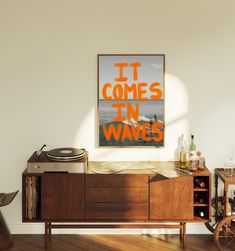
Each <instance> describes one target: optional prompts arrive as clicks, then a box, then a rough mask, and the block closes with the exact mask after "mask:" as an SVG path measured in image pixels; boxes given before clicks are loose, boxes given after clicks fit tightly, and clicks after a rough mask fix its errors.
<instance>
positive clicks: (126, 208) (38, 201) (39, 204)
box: [22, 162, 211, 244]
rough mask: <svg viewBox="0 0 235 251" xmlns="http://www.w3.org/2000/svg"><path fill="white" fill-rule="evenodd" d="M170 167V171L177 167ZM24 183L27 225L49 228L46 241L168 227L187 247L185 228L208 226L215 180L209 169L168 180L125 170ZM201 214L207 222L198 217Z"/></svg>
mask: <svg viewBox="0 0 235 251" xmlns="http://www.w3.org/2000/svg"><path fill="white" fill-rule="evenodd" d="M158 163H159V162H156V165H158ZM166 163H167V164H166V168H168V165H169V168H172V167H174V166H175V165H177V162H175V163H174V162H169V163H170V164H169V163H168V162H166ZM93 164H94V163H93ZM22 177H23V192H22V195H23V210H22V219H23V222H45V231H46V232H45V233H46V238H45V239H46V240H47V237H48V236H50V234H51V229H52V228H70V227H72V228H74V227H79V228H91V227H107V226H108V227H109V228H110V227H115V228H121V227H123V228H124V227H127V228H140V227H143V228H158V227H161V228H162V227H170V228H179V229H180V233H181V235H182V237H184V238H182V239H183V244H184V241H185V236H186V233H185V224H186V222H204V223H205V222H208V221H209V220H210V197H211V174H210V172H209V171H208V170H207V169H205V170H203V171H197V172H195V173H194V174H193V175H185V176H180V177H176V178H170V179H169V178H166V177H164V176H162V175H160V174H157V173H154V172H152V171H150V170H146V171H145V170H141V171H138V170H135V171H134V170H125V171H123V172H120V173H117V174H94V173H92V172H90V171H88V172H87V173H85V174H69V173H44V174H33V173H30V174H29V173H27V171H25V172H24V173H23V176H22ZM197 178H200V179H202V180H203V181H204V182H205V184H206V186H205V187H204V188H199V187H197V186H196V185H195V179H197ZM196 194H200V197H203V198H204V201H203V203H199V202H197V201H195V195H196ZM32 204H33V206H32ZM34 204H35V205H34ZM31 207H32V208H31ZM32 211H33V212H32ZM200 211H203V213H204V216H203V217H200V216H199V212H200ZM59 222H63V223H66V222H67V223H69V222H76V225H72V226H71V224H63V225H62V224H61V225H60V224H59ZM84 222H85V223H86V222H89V223H91V222H92V223H93V224H89V225H84ZM101 222H102V223H103V224H102V225H99V224H98V223H101ZM163 222H167V223H172V224H171V225H164V224H163ZM175 222H178V224H176V223H175ZM53 223H56V224H53ZM81 223H83V224H81ZM104 223H108V224H109V225H107V226H106V225H105V224H104ZM111 223H112V225H110V224H111ZM149 223H151V224H149ZM159 223H160V224H159ZM48 238H49V237H48Z"/></svg>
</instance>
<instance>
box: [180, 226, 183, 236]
mask: <svg viewBox="0 0 235 251" xmlns="http://www.w3.org/2000/svg"><path fill="white" fill-rule="evenodd" d="M182 228H183V223H182V222H180V240H182V239H183V229H182Z"/></svg>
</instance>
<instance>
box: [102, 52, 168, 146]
mask: <svg viewBox="0 0 235 251" xmlns="http://www.w3.org/2000/svg"><path fill="white" fill-rule="evenodd" d="M164 64H165V57H164V55H153V54H151V55H139V54H138V55H98V120H99V121H98V124H99V130H98V139H99V146H106V147H109V146H116V147H138V146H139V147H161V146H164V128H165V126H164V122H165V121H164Z"/></svg>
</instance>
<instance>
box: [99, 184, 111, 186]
mask: <svg viewBox="0 0 235 251" xmlns="http://www.w3.org/2000/svg"><path fill="white" fill-rule="evenodd" d="M95 187H111V185H110V184H104V185H96V186H95Z"/></svg>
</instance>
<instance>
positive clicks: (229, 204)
mask: <svg viewBox="0 0 235 251" xmlns="http://www.w3.org/2000/svg"><path fill="white" fill-rule="evenodd" d="M219 180H221V182H222V183H223V196H219V195H218V183H219ZM231 185H235V176H232V177H227V176H225V174H224V169H223V168H217V169H215V198H213V199H212V202H211V205H212V207H213V211H212V221H211V222H209V223H206V227H207V228H208V229H209V230H210V231H211V232H212V233H214V240H215V243H216V244H217V246H218V247H219V249H220V250H223V251H225V250H235V214H233V213H232V212H233V207H235V204H234V203H235V201H234V199H232V198H229V186H231Z"/></svg>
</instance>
